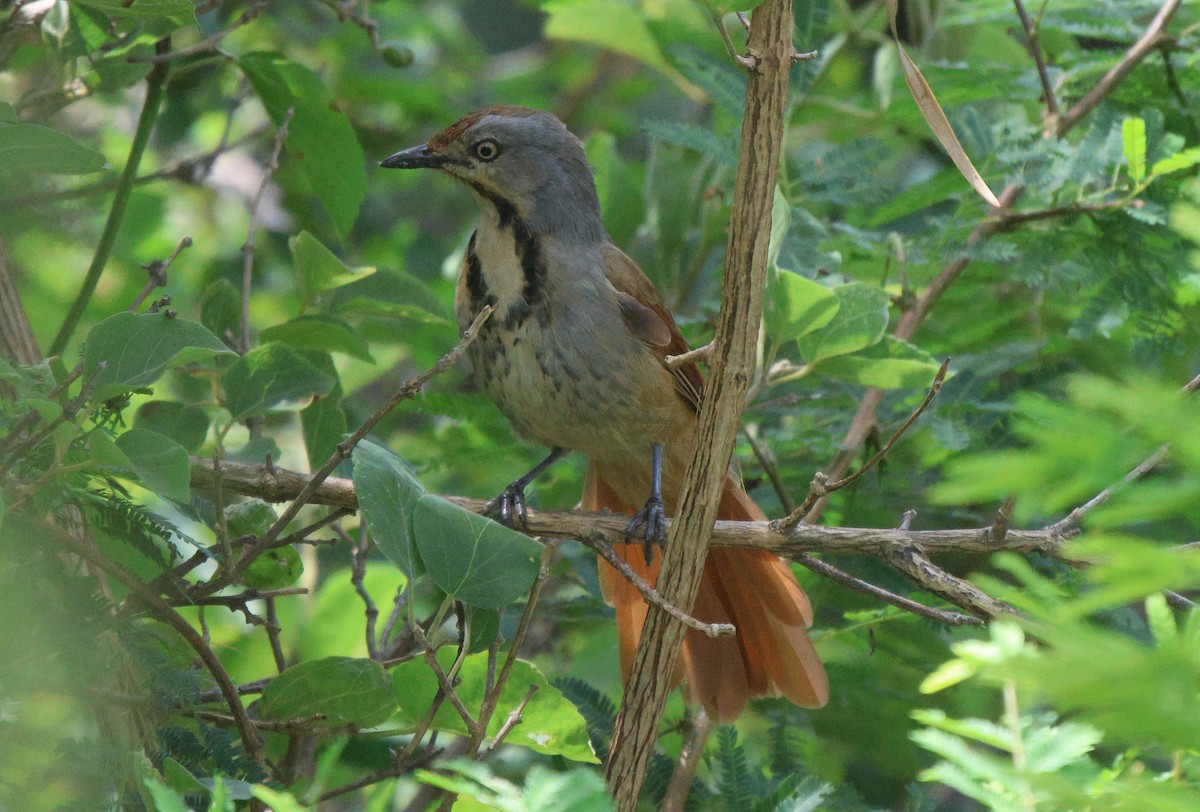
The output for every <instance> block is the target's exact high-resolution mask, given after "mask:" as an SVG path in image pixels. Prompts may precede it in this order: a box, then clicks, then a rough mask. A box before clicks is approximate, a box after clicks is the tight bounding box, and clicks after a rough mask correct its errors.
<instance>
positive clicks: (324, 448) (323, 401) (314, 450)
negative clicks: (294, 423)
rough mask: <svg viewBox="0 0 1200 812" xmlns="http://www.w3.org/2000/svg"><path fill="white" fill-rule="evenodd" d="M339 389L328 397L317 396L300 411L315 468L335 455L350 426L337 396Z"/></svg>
mask: <svg viewBox="0 0 1200 812" xmlns="http://www.w3.org/2000/svg"><path fill="white" fill-rule="evenodd" d="M337 391H338V389H337V388H336V387H335V388H334V391H333V392H330V394H329V395H328V396H327V397H323V398H317V399H316V400H314V401H313V402H312V403H311V404H309V405H308V407H307V408H305V409H303V410H302V411H301V412H300V427H301V429H302V430H303V432H304V447H305V449H306V450H307V451H308V462H309V465H311V466H312V467H313V468H314V469H316V468H319V467H320V466H322V465H324V464H325V460H327V459H329V458H330V457H331V456H333V453H334V452H335V451H336V450H337V444H338V443H340V442H341V441H342V437H343V436H345V434H346V430H347V429H348V428H349V426H348V425H347V424H346V412H345V411H344V410H343V409H342V405H341V403H340V402H339V398H338V397H337Z"/></svg>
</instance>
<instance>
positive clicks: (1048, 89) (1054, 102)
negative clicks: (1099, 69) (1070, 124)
mask: <svg viewBox="0 0 1200 812" xmlns="http://www.w3.org/2000/svg"><path fill="white" fill-rule="evenodd" d="M1013 5H1014V6H1016V8H1017V16H1018V17H1019V18H1020V19H1021V27H1022V28H1024V29H1025V37H1026V39H1027V40H1028V43H1027V44H1028V46H1029V55H1030V56H1032V57H1033V61H1034V63H1035V64H1036V65H1037V71H1038V78H1039V79H1040V80H1041V82H1042V98H1043V99H1044V100H1045V102H1046V115H1045V119H1046V126H1047V128H1049V129H1053V128H1054V127H1056V126H1057V125H1058V116H1059V112H1058V99H1056V98H1055V97H1054V85H1053V84H1051V82H1050V72H1049V71H1048V70H1047V69H1046V59H1045V57H1043V55H1042V43H1041V41H1040V40H1039V39H1038V32H1037V26H1036V25H1034V23H1033V20H1031V19H1030V17H1029V14H1028V13H1027V12H1026V11H1025V4H1024V3H1022V2H1021V0H1013Z"/></svg>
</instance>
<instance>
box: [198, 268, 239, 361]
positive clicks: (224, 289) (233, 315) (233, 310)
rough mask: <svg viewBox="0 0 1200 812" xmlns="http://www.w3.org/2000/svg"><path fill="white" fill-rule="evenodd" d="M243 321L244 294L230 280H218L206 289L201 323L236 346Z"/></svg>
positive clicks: (202, 303)
mask: <svg viewBox="0 0 1200 812" xmlns="http://www.w3.org/2000/svg"><path fill="white" fill-rule="evenodd" d="M241 319H242V294H241V292H240V291H238V289H237V288H236V287H234V285H233V283H232V282H230V281H229V280H228V279H218V280H217V281H215V282H213V283H212V284H211V285H209V286H208V287H206V288H205V289H204V295H203V296H202V297H201V299H200V323H201V324H203V325H204V326H205V327H207V328H208V329H209V330H212V332H213V334H214V335H217V336H219V337H220V338H222V339H224V340H225V341H226V342H228V343H229V345H230V346H231V347H232V346H235V345H236V343H237V337H238V333H239V329H240V327H241Z"/></svg>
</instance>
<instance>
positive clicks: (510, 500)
mask: <svg viewBox="0 0 1200 812" xmlns="http://www.w3.org/2000/svg"><path fill="white" fill-rule="evenodd" d="M483 515H484V516H487V517H489V518H492V519H495V520H496V521H498V522H500V524H502V525H504V526H506V527H511V528H513V529H514V530H515V529H517V527H518V524H519V525H520V527H522V528H525V527H528V526H529V515H528V513H527V512H526V510H525V488H524V487H523V486H522V485H521V483H519V482H511V483H509V485H508V487H506V488H505V489H504V490H502V491H500V493H499V494H498V495H497V496H496V497H495V498H494V499H492V500H491V501H490V502H488V503H487V504H486V505H484V507H483Z"/></svg>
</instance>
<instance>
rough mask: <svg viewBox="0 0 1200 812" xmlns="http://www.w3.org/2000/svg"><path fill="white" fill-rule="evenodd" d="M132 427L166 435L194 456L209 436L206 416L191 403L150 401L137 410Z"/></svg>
mask: <svg viewBox="0 0 1200 812" xmlns="http://www.w3.org/2000/svg"><path fill="white" fill-rule="evenodd" d="M133 427H134V428H138V429H149V430H150V431H156V432H158V433H159V434H165V435H166V436H167V437H170V438H171V439H172V440H174V441H175V442H177V443H179V444H180V445H181V446H183V447H184V448H185V449H186V450H187V451H188V452H190V453H193V454H194V453H196V452H197V451H198V450H200V446H202V445H204V440H205V439H206V438H207V437H208V415H207V414H205V412H204V410H203V409H201V408H200V407H199V406H193V405H192V404H190V403H179V402H177V401H174V400H150V401H147V402H145V403H143V404H142V405H141V406H139V407H138V410H137V414H135V415H134V416H133Z"/></svg>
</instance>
